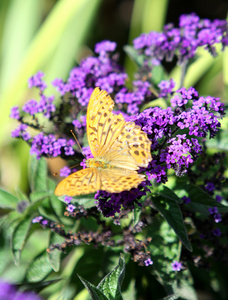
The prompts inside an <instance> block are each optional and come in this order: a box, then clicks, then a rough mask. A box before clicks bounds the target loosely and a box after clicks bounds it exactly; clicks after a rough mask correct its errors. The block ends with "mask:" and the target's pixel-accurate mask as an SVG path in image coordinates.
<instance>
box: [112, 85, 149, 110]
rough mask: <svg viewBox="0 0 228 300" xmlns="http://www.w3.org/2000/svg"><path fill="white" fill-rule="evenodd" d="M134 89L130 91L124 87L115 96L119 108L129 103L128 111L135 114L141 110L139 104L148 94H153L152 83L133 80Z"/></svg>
mask: <svg viewBox="0 0 228 300" xmlns="http://www.w3.org/2000/svg"><path fill="white" fill-rule="evenodd" d="M132 85H133V91H129V90H128V89H127V88H126V87H123V88H122V89H121V90H120V91H119V92H118V93H117V94H116V96H115V102H116V103H117V106H118V108H120V109H121V108H122V106H123V104H124V103H126V104H127V113H128V114H130V115H133V114H135V113H138V112H139V105H140V104H141V103H142V102H143V101H144V99H145V98H146V97H148V96H151V94H152V93H151V91H150V87H151V84H150V83H149V82H148V81H141V80H137V81H133V82H132Z"/></svg>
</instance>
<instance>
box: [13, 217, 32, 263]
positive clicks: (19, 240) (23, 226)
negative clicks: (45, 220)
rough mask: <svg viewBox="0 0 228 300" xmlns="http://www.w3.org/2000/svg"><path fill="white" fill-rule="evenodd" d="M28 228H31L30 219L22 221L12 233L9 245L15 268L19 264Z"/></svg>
mask: <svg viewBox="0 0 228 300" xmlns="http://www.w3.org/2000/svg"><path fill="white" fill-rule="evenodd" d="M30 227H31V217H29V218H26V219H24V220H22V221H21V222H20V223H19V224H18V225H17V226H16V228H15V229H14V231H13V234H12V242H11V245H12V251H13V257H14V262H15V264H16V265H17V266H18V265H19V263H20V257H21V251H22V249H23V247H24V245H25V242H26V240H27V238H28V234H29V230H30Z"/></svg>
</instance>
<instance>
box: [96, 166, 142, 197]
mask: <svg viewBox="0 0 228 300" xmlns="http://www.w3.org/2000/svg"><path fill="white" fill-rule="evenodd" d="M99 173H100V176H101V179H102V180H101V188H100V189H101V190H104V191H106V192H109V193H120V192H123V191H130V190H131V189H132V188H136V187H137V186H138V185H139V184H140V183H141V182H142V181H144V180H145V176H144V175H141V174H138V173H137V172H135V171H129V170H128V171H127V172H126V170H124V169H116V170H100V171H99ZM126 173H127V174H126Z"/></svg>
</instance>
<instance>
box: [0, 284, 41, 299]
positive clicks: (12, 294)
mask: <svg viewBox="0 0 228 300" xmlns="http://www.w3.org/2000/svg"><path fill="white" fill-rule="evenodd" d="M0 299H2V300H41V297H40V296H38V295H36V294H35V293H33V292H19V291H17V290H16V288H15V286H13V285H12V284H10V283H8V282H6V281H3V280H0Z"/></svg>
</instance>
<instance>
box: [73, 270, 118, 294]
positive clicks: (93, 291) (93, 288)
mask: <svg viewBox="0 0 228 300" xmlns="http://www.w3.org/2000/svg"><path fill="white" fill-rule="evenodd" d="M78 277H79V279H80V280H81V282H82V283H83V284H84V286H85V288H86V289H87V291H88V292H89V294H90V297H91V298H92V300H110V299H113V298H107V297H106V296H105V295H104V294H103V293H102V292H101V291H100V290H99V289H98V288H97V287H96V286H95V285H93V284H91V283H90V282H89V281H87V280H85V279H84V278H82V277H81V276H79V275H78Z"/></svg>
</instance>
